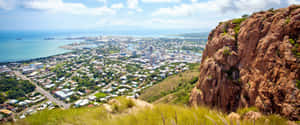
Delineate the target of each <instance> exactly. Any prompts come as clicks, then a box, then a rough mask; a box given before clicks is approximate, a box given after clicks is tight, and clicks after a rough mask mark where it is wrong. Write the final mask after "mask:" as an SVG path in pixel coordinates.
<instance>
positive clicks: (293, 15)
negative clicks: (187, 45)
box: [190, 5, 300, 120]
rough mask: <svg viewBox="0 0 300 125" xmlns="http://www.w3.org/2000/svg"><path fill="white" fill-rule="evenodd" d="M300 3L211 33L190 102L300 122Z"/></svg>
mask: <svg viewBox="0 0 300 125" xmlns="http://www.w3.org/2000/svg"><path fill="white" fill-rule="evenodd" d="M299 45H300V5H292V6H290V7H288V8H282V9H277V10H273V9H270V10H268V11H263V12H257V13H254V14H253V15H251V16H249V17H243V18H240V19H233V20H230V21H227V22H222V23H220V24H219V25H218V26H217V27H216V28H215V29H214V30H213V31H212V32H211V33H210V35H209V37H208V42H207V45H206V48H205V50H204V52H203V57H202V63H201V65H200V76H199V81H198V83H197V85H196V87H195V88H194V89H193V90H192V93H191V96H190V104H191V105H202V104H205V105H209V106H212V107H218V108H220V109H222V110H224V111H228V112H230V111H235V110H236V109H237V108H242V107H250V106H255V107H257V108H258V109H259V110H260V111H261V112H263V113H266V114H269V113H278V114H281V115H283V116H285V117H287V118H289V119H290V120H300V91H299V89H300V46H299Z"/></svg>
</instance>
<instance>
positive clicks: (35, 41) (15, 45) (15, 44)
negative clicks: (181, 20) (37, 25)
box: [0, 30, 195, 62]
mask: <svg viewBox="0 0 300 125" xmlns="http://www.w3.org/2000/svg"><path fill="white" fill-rule="evenodd" d="M186 32H193V31H183V30H165V31H163V30H161V31H156V30H142V31H138V30H132V31H126V30H119V31H0V62H12V61H21V60H28V59H34V58H39V57H47V56H52V55H56V54H62V53H66V52H69V50H65V49H62V48H59V46H62V45H66V44H70V43H73V42H81V41H79V40H64V38H68V37H82V36H86V37H87V36H99V35H106V36H107V35H121V36H141V37H161V36H164V35H166V34H178V33H186ZM194 32H195V31H194ZM17 38H21V40H17ZM44 38H55V40H44Z"/></svg>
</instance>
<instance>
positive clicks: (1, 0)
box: [0, 0, 16, 10]
mask: <svg viewBox="0 0 300 125" xmlns="http://www.w3.org/2000/svg"><path fill="white" fill-rule="evenodd" d="M15 4H16V1H15V0H8V1H7V0H0V9H4V10H11V9H13V8H15Z"/></svg>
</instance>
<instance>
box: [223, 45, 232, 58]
mask: <svg viewBox="0 0 300 125" xmlns="http://www.w3.org/2000/svg"><path fill="white" fill-rule="evenodd" d="M223 55H226V56H228V55H231V52H230V50H229V48H228V47H226V48H225V49H224V51H223Z"/></svg>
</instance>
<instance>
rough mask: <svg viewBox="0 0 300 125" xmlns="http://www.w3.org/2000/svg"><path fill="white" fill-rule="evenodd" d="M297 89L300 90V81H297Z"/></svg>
mask: <svg viewBox="0 0 300 125" xmlns="http://www.w3.org/2000/svg"><path fill="white" fill-rule="evenodd" d="M296 87H297V88H298V89H300V80H296Z"/></svg>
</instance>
